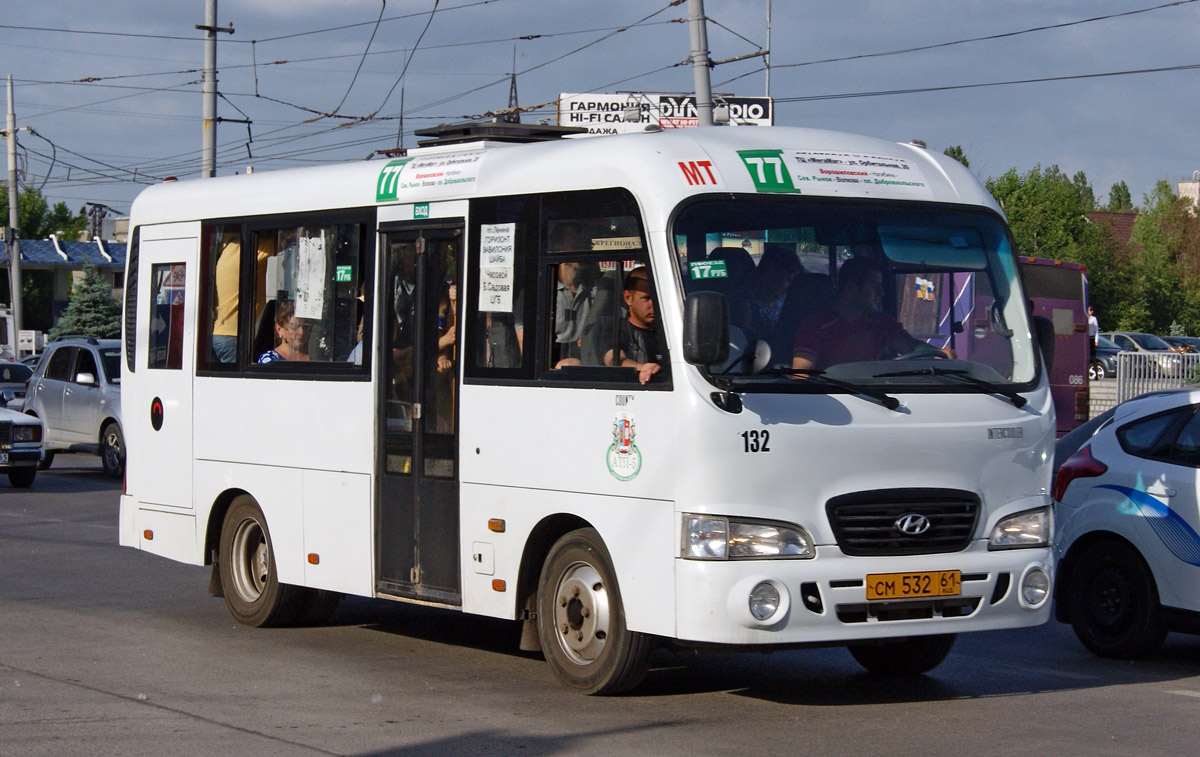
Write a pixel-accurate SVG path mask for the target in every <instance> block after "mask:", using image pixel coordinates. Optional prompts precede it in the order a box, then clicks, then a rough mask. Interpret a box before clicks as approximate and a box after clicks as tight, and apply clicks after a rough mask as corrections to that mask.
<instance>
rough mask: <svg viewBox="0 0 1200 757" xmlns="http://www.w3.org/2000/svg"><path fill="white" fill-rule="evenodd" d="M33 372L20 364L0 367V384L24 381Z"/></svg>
mask: <svg viewBox="0 0 1200 757" xmlns="http://www.w3.org/2000/svg"><path fill="white" fill-rule="evenodd" d="M31 373H33V371H31V370H29V368H28V367H26V366H24V365H21V364H20V363H13V364H12V365H0V382H3V383H5V384H15V383H17V382H18V381H26V380H28V379H29V375H30V374H31Z"/></svg>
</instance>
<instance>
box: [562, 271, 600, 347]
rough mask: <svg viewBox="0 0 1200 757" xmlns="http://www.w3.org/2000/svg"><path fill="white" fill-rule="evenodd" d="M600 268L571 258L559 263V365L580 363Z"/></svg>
mask: <svg viewBox="0 0 1200 757" xmlns="http://www.w3.org/2000/svg"><path fill="white" fill-rule="evenodd" d="M599 273H600V270H599V268H598V267H597V266H596V265H595V264H590V263H580V262H570V263H559V265H558V287H557V290H556V293H555V306H554V335H555V336H554V341H555V343H556V344H557V345H558V361H557V362H556V363H555V366H554V367H555V368H562V367H563V366H567V365H580V363H581V361H580V356H581V353H580V338H581V337H582V336H583V327H584V324H586V323H587V320H588V313H589V312H590V311H591V307H592V299H593V297H594V296H595V282H596V279H597V278H598V277H599Z"/></svg>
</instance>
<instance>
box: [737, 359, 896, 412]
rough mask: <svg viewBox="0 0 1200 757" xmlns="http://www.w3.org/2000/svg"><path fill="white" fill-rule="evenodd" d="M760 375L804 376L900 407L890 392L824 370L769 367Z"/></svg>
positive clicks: (892, 408) (889, 407)
mask: <svg viewBox="0 0 1200 757" xmlns="http://www.w3.org/2000/svg"><path fill="white" fill-rule="evenodd" d="M758 375H760V376H762V375H766V376H804V377H805V379H807V380H812V381H815V382H817V383H819V384H824V385H826V386H836V387H837V388H839V389H845V390H846V391H847V392H849V393H851V394H855V395H858V396H860V397H870V398H871V399H873V400H875V401H877V402H879V404H881V405H883V406H884V407H886V408H887V409H888V410H895V409H896V408H898V407H900V400H898V399H896V398H895V397H893V396H892V395H890V394H886V393H884V392H881V391H878V390H876V389H872V388H870V387H866V386H860V385H858V384H852V383H850V382H849V381H841V380H839V379H835V378H830V377H828V376H826V375H825V371H818V370H813V369H809V368H771V369H769V370H765V371H763V372H762V373H760V374H758Z"/></svg>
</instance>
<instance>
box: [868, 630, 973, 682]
mask: <svg viewBox="0 0 1200 757" xmlns="http://www.w3.org/2000/svg"><path fill="white" fill-rule="evenodd" d="M955 638H956V636H955V635H954V634H952V633H951V634H942V635H939V636H911V637H909V638H906V639H884V640H883V641H881V642H878V643H875V644H861V645H856V646H853V647H850V648H849V649H850V654H851V655H852V656H853V657H854V659H855V660H857V661H858V664H859V665H862V666H863V667H864V668H866V669H867V670H869V671H871V672H872V673H880V674H882V675H893V676H915V675H920V674H921V673H928V672H929V671H931V670H933V669H934V668H936V667H937V666H938V665H941V664H942V660H945V659H946V655H948V654H950V649H951V648H952V647H953V646H954V640H955Z"/></svg>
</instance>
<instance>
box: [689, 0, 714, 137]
mask: <svg viewBox="0 0 1200 757" xmlns="http://www.w3.org/2000/svg"><path fill="white" fill-rule="evenodd" d="M706 24H707V21H706V19H705V17H704V0H688V31H689V32H690V33H691V37H692V55H691V58H692V80H693V81H694V82H695V87H696V120H697V125H698V126H712V125H713V102H712V82H711V80H710V79H709V76H708V74H709V72H708V66H709V59H708V27H707V25H706Z"/></svg>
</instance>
